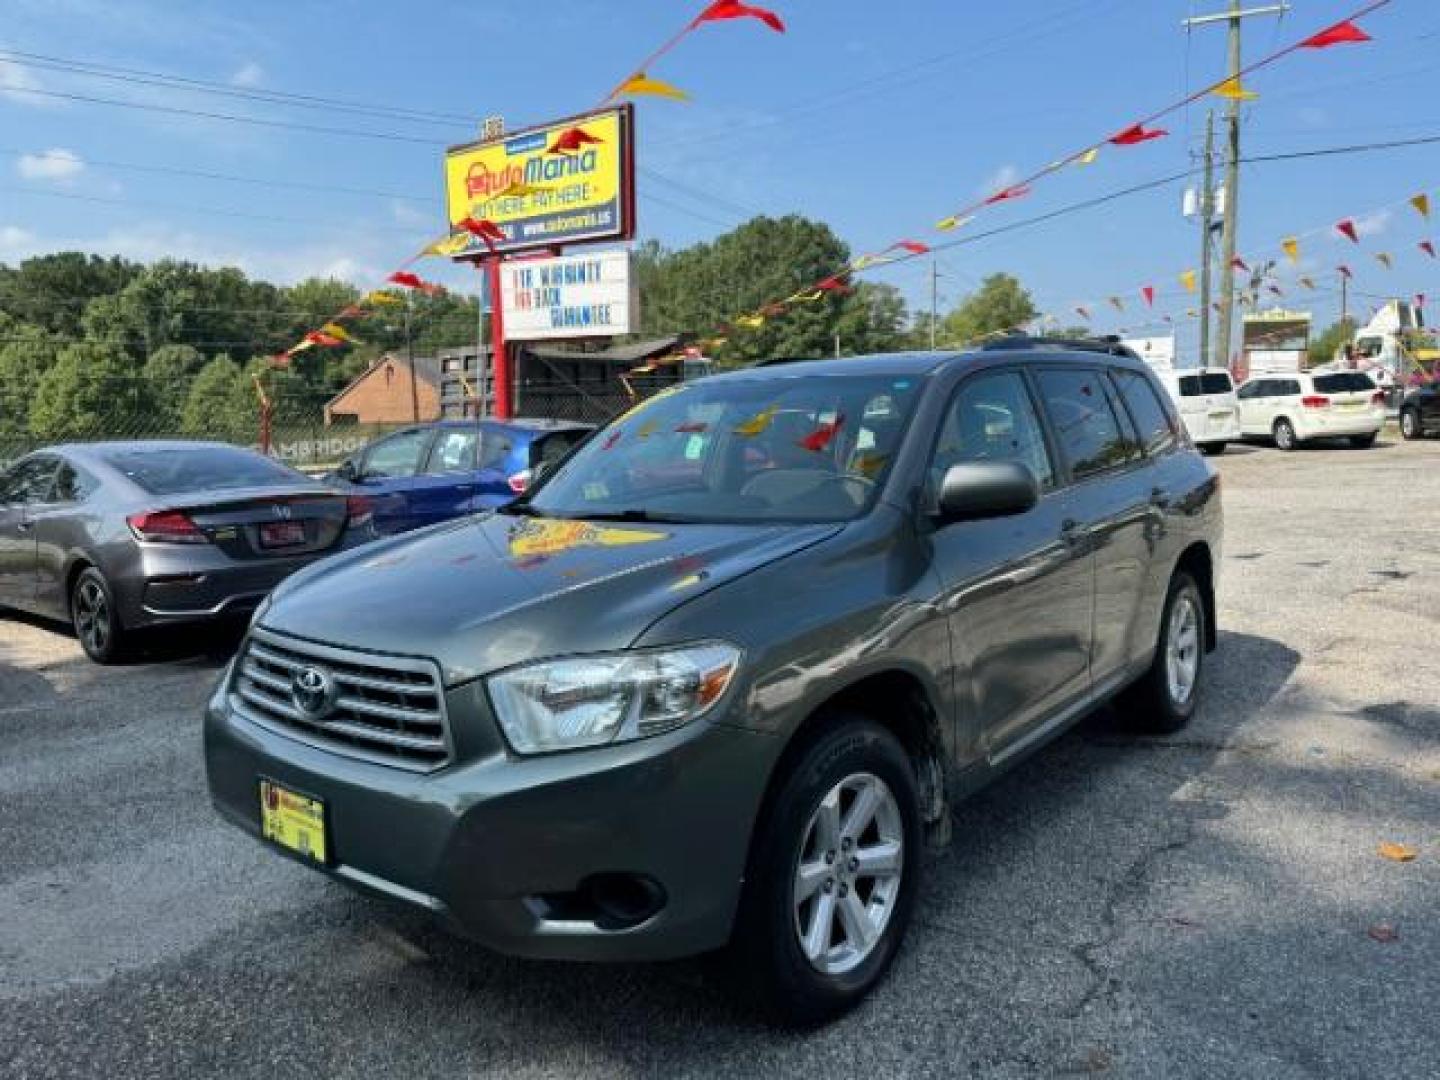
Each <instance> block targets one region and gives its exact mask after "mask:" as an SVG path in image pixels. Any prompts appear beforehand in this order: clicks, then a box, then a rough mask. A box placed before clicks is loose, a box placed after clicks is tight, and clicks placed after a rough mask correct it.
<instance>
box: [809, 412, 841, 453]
mask: <svg viewBox="0 0 1440 1080" xmlns="http://www.w3.org/2000/svg"><path fill="white" fill-rule="evenodd" d="M844 423H845V414H844V413H837V414H836V415H835V419H834V420H831V421H830V423H828V424H821V425H820V426H819V427H818V428H816V429H815V430H814V431H812V432H811V433H810V434H809V435H806V436H805V438H803V439H801V440H800V445H801V446H803V447H804V448H805V449H806V450H813V451H815V453H817V454H818V453H819V452H820V451H821V450H824V449H825V447H827V446H829V445H830V441H831V440H832V439H834V438H835V436H836V435H838V434H839V433H840V426H841V425H842V424H844Z"/></svg>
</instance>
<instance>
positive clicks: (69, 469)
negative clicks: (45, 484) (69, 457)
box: [54, 461, 97, 503]
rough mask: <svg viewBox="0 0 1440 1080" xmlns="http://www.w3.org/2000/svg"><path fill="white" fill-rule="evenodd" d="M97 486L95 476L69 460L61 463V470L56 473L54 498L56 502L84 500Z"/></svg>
mask: <svg viewBox="0 0 1440 1080" xmlns="http://www.w3.org/2000/svg"><path fill="white" fill-rule="evenodd" d="M96 486H97V485H96V483H95V480H94V478H93V477H91V476H89V475H88V474H86V473H84V472H81V471H80V470H79V469H77V468H75V466H74V465H71V464H70V463H69V462H68V461H67V462H64V463H62V464H61V466H60V471H59V472H58V473H56V474H55V494H54V499H55V501H56V502H69V503H78V502H84V501H85V500H86V499H88V498H89V497H90V494H91V492H93V491H94V490H95V488H96Z"/></svg>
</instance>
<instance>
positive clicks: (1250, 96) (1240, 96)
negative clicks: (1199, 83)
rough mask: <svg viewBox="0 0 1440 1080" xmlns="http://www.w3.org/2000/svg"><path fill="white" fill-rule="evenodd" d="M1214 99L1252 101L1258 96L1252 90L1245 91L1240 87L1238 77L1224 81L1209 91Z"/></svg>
mask: <svg viewBox="0 0 1440 1080" xmlns="http://www.w3.org/2000/svg"><path fill="white" fill-rule="evenodd" d="M1210 92H1211V93H1212V94H1214V95H1215V96H1216V97H1223V98H1228V99H1229V100H1230V101H1254V100H1255V99H1256V98H1258V97H1259V96H1260V95H1259V94H1257V93H1255V91H1253V90H1246V89H1245V87H1243V86H1241V85H1240V78H1239V76H1235V77H1234V78H1230V79H1226V80H1225V81H1224V82H1222V83H1221V84H1220V85H1219V86H1217V87H1215V89H1214V90H1212V91H1210Z"/></svg>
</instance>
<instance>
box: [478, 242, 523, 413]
mask: <svg viewBox="0 0 1440 1080" xmlns="http://www.w3.org/2000/svg"><path fill="white" fill-rule="evenodd" d="M484 261H485V271H486V275H487V276H486V280H487V281H488V282H489V284H490V350H491V354H492V356H493V358H494V367H495V416H496V418H497V419H499V420H509V419H511V418H512V417H513V416H514V415H515V414H514V411H513V409H512V405H511V403H512V398H511V396H510V395H511V385H510V383H511V374H510V356H509V352H508V350H507V349H506V347H505V315H504V308H505V302H504V297H503V295H502V294H501V292H500V256H499V255H488V256H486V258H485V260H484Z"/></svg>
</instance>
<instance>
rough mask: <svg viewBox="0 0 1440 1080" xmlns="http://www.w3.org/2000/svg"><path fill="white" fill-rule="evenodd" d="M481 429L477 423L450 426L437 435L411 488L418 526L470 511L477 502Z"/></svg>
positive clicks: (416, 525)
mask: <svg viewBox="0 0 1440 1080" xmlns="http://www.w3.org/2000/svg"><path fill="white" fill-rule="evenodd" d="M479 441H480V432H479V430H478V428H477V427H475V426H473V425H472V426H467V427H463V428H446V429H444V430H442V431H441V432H440V433H439V434H438V435H436V436H435V441H434V442H433V443H432V444H431V446H430V453H429V455H428V457H427V459H426V462H425V467H424V468H423V469H422V470H421V471H420V475H418V476H417V477H415V482H414V484H413V486H412V487H411V489H410V516H411V517H412V518H413V519H414V521H415V527H416V528H420V527H423V526H425V525H434V524H435V523H436V522H439V521H449V520H450V519H451V518H457V517H460V516H461V515H462V514H467V513H469V512H470V510H471V509H472V508H473V506H474V501H475V486H476V475H475V451H476V446H477V444H478V443H479Z"/></svg>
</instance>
